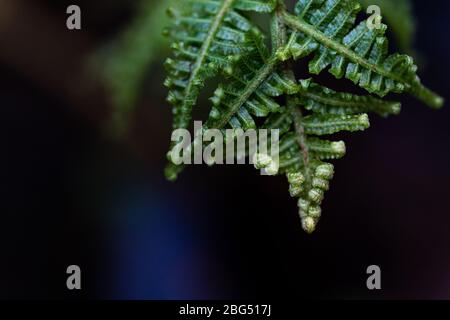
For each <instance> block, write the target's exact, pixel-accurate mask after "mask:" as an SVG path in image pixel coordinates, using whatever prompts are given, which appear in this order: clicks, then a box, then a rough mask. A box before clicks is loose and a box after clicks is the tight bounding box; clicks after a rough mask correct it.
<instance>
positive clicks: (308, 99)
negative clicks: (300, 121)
mask: <svg viewBox="0 0 450 320" xmlns="http://www.w3.org/2000/svg"><path fill="white" fill-rule="evenodd" d="M300 84H301V85H300V89H299V93H298V96H299V101H300V103H301V104H302V105H303V106H304V107H305V108H306V109H307V110H310V111H313V112H316V113H321V114H334V115H348V114H358V113H369V112H374V113H377V114H378V115H380V116H382V117H387V116H389V115H397V114H399V113H400V110H401V104H400V103H399V102H393V101H386V100H382V99H377V98H375V97H372V96H359V95H355V94H351V93H343V92H336V91H333V90H331V89H329V88H326V87H322V86H320V85H317V84H315V83H313V82H312V81H311V79H308V80H302V81H300Z"/></svg>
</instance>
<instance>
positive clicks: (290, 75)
mask: <svg viewBox="0 0 450 320" xmlns="http://www.w3.org/2000/svg"><path fill="white" fill-rule="evenodd" d="M182 8H183V9H179V11H178V13H176V14H175V27H174V28H173V29H172V30H171V31H170V35H171V37H172V38H173V39H174V40H175V43H174V45H173V49H174V53H175V56H174V58H173V59H169V60H168V61H167V63H166V65H167V68H168V70H169V77H168V79H167V81H166V85H167V86H168V87H169V88H170V93H169V101H170V102H171V103H172V105H173V106H174V115H175V120H174V128H186V127H187V126H188V122H189V121H190V118H191V112H192V107H193V106H194V105H195V104H196V101H197V98H198V95H199V93H200V90H201V88H202V87H203V85H204V82H205V80H206V79H208V78H209V77H213V76H216V75H219V74H221V75H222V74H223V75H225V76H226V79H224V80H223V81H222V80H221V81H220V85H219V87H218V88H217V90H216V91H215V93H214V95H213V97H212V98H211V99H210V100H211V102H212V107H211V109H210V112H209V117H208V119H207V121H206V123H205V124H204V126H203V128H202V133H203V132H204V131H205V130H206V129H220V130H221V132H222V133H223V132H224V130H223V129H228V128H233V129H244V130H246V129H257V128H263V129H278V130H279V135H280V144H279V157H278V160H277V159H276V158H275V157H274V158H272V157H271V156H268V155H266V154H259V153H257V154H254V155H253V163H254V165H255V167H256V168H257V169H266V173H268V174H269V175H276V174H285V175H286V177H287V179H288V182H289V193H290V194H291V196H292V197H295V198H297V199H298V207H299V214H300V217H301V220H302V226H303V229H304V230H306V231H307V232H308V233H310V232H312V231H314V229H315V227H316V225H317V223H318V221H319V218H320V216H321V203H322V201H323V198H324V194H325V192H326V191H327V190H328V189H329V183H330V181H331V179H332V178H333V175H334V166H333V165H332V164H330V163H328V162H327V161H329V160H333V159H340V158H342V157H343V156H344V155H345V153H346V145H345V143H344V142H343V141H331V140H327V139H326V138H324V136H326V135H331V134H335V133H338V132H341V131H349V132H355V131H363V130H366V129H367V128H369V126H370V123H369V117H368V113H376V114H378V115H380V116H383V117H386V116H389V115H395V114H398V113H399V112H400V104H399V103H397V102H393V101H386V100H383V99H381V98H380V97H383V96H385V95H387V94H388V93H390V92H396V93H402V92H409V93H411V94H413V95H416V96H418V97H419V98H421V99H422V100H424V101H425V102H426V103H428V104H429V105H431V106H433V107H440V106H441V105H442V103H443V100H442V98H440V97H439V96H437V95H436V94H434V93H433V92H431V91H430V90H428V89H427V88H425V87H424V86H423V85H422V84H421V82H420V79H419V78H418V77H417V75H416V66H415V65H414V63H413V60H412V58H410V57H408V56H406V55H399V54H393V55H390V56H388V55H387V39H386V38H385V36H384V33H385V31H386V27H385V26H383V27H382V28H381V29H379V30H377V29H374V30H370V29H369V28H368V27H367V24H366V22H361V23H360V24H359V25H357V26H356V27H355V26H354V25H355V21H356V17H357V13H358V12H359V10H360V5H359V4H358V3H357V2H356V1H355V0H300V1H298V3H297V6H296V12H295V13H296V15H292V14H289V13H288V12H287V10H286V7H285V6H284V4H283V2H282V1H281V0H277V1H275V0H273V1H262V0H235V1H232V0H221V1H220V0H187V1H186V2H185V4H184V6H182ZM244 10H246V11H248V10H250V11H255V12H272V23H271V38H272V39H271V43H272V50H268V48H267V47H266V43H265V39H264V34H263V32H262V31H260V29H259V28H257V27H256V26H255V25H253V24H252V23H251V22H250V20H248V18H246V17H244V15H243V14H242V13H241V11H244ZM308 55H313V58H312V60H311V61H310V63H309V70H310V73H312V74H318V73H320V72H322V71H323V70H325V69H327V68H329V71H330V72H331V73H332V74H333V75H334V76H335V77H336V78H342V77H344V76H345V77H346V78H347V79H350V80H352V81H353V82H354V83H355V84H358V85H359V86H361V87H362V88H364V89H366V90H367V91H368V92H370V93H373V94H374V95H378V96H379V97H375V96H372V95H366V96H361V95H355V94H351V93H344V92H336V91H334V90H332V89H329V88H326V87H323V86H320V85H318V84H316V83H315V82H314V81H313V80H312V79H303V80H300V81H298V80H297V79H296V77H295V75H294V72H293V69H292V66H291V64H290V63H291V60H293V59H299V58H303V57H306V56H308ZM257 118H261V119H263V120H264V121H263V125H258V123H260V121H256V120H257ZM269 131H270V130H269ZM224 141H225V139H224ZM270 141H272V140H271V139H270ZM197 143H198V140H197V137H196V138H195V139H194V142H192V143H191V145H190V146H189V147H188V148H187V149H186V152H188V156H190V155H192V150H193V149H195V148H196V147H197V146H198V144H197ZM246 155H250V152H249V151H246ZM168 158H169V161H171V152H169V156H168ZM208 164H210V163H208ZM182 169H183V166H182V165H179V166H177V165H175V164H173V163H171V164H169V166H168V167H167V168H166V176H167V178H168V179H170V180H174V179H176V177H177V175H178V173H179V172H180V171H181V170H182Z"/></svg>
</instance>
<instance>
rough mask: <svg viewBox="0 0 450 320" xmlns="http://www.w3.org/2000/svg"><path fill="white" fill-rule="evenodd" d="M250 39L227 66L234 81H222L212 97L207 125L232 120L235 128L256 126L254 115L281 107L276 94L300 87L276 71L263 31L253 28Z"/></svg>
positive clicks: (289, 91) (279, 94)
mask: <svg viewBox="0 0 450 320" xmlns="http://www.w3.org/2000/svg"><path fill="white" fill-rule="evenodd" d="M247 41H248V42H251V43H250V44H248V45H247V46H246V47H248V48H251V49H250V51H249V52H246V53H245V54H244V55H243V56H236V57H234V60H235V63H234V64H232V67H231V68H230V69H229V70H227V75H228V77H229V78H230V80H231V81H229V82H228V83H227V84H225V85H220V87H219V88H218V89H217V90H216V92H215V94H214V97H213V98H211V101H212V102H213V107H212V109H211V113H210V115H209V119H208V121H207V123H206V127H207V128H218V129H222V128H224V127H225V126H227V125H228V124H229V125H230V126H231V128H235V129H236V128H242V129H244V130H246V129H255V128H256V124H255V122H254V120H253V117H254V116H255V117H267V116H268V115H269V114H270V113H274V112H279V111H280V108H281V107H280V105H279V104H278V103H277V102H276V101H275V100H274V98H275V97H279V96H281V95H283V94H294V93H296V92H297V91H298V88H297V85H296V83H294V82H292V81H290V80H289V79H288V78H287V77H285V75H283V74H282V73H279V72H277V71H276V69H275V66H276V63H277V60H276V58H274V57H271V56H270V54H269V51H268V50H267V48H266V47H265V45H264V40H263V37H262V36H261V34H259V33H255V32H251V33H249V34H247Z"/></svg>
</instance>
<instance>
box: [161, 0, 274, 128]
mask: <svg viewBox="0 0 450 320" xmlns="http://www.w3.org/2000/svg"><path fill="white" fill-rule="evenodd" d="M273 8H274V3H273V1H267V0H266V1H264V0H253V1H250V0H224V1H220V0H185V1H183V3H182V4H180V5H179V6H178V7H174V8H172V9H171V10H170V11H169V12H170V15H171V16H172V18H173V19H174V20H175V26H174V27H173V28H172V29H170V30H169V31H168V35H169V36H170V37H171V38H172V39H173V40H174V43H173V45H172V49H173V51H174V58H169V59H168V60H167V61H166V68H167V70H168V73H169V75H168V78H167V80H166V82H165V84H166V86H167V87H168V88H169V89H170V91H169V96H168V101H169V102H170V103H171V104H172V105H173V107H174V108H173V113H174V124H173V127H174V128H187V127H188V126H189V122H190V120H191V110H192V108H193V107H194V106H195V104H196V102H197V98H198V95H199V93H200V90H201V89H202V88H203V86H204V83H205V80H206V79H208V78H211V77H214V76H215V75H216V74H217V72H218V70H219V68H226V67H227V66H228V59H227V57H228V56H229V55H235V54H239V53H240V52H241V46H240V43H242V42H243V41H244V37H245V33H246V32H248V31H249V30H250V29H252V28H254V27H253V25H252V23H251V22H250V21H249V20H248V19H247V18H245V17H244V16H243V15H241V14H240V13H239V11H238V10H252V11H256V12H268V11H270V10H273Z"/></svg>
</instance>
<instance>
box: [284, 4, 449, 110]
mask: <svg viewBox="0 0 450 320" xmlns="http://www.w3.org/2000/svg"><path fill="white" fill-rule="evenodd" d="M360 10H361V5H360V4H359V3H358V2H357V1H355V0H299V1H298V3H297V5H296V8H295V13H296V15H291V14H289V13H287V12H284V14H283V19H284V21H285V23H286V24H287V25H288V26H289V27H291V28H292V30H293V31H292V34H291V37H290V40H289V42H288V44H287V46H286V48H285V49H283V50H280V51H279V56H280V58H282V59H285V60H286V59H288V58H290V57H294V58H295V59H299V58H302V57H305V56H307V55H309V54H312V53H314V58H313V59H312V60H311V61H310V63H309V71H310V72H311V73H312V74H319V73H320V72H322V71H323V70H325V69H326V68H328V67H330V69H329V71H330V73H332V74H333V75H334V76H335V77H336V78H342V77H344V76H345V77H346V78H347V79H349V80H351V81H353V82H354V83H355V84H358V85H359V86H360V87H362V88H364V89H366V90H367V91H368V92H370V93H373V94H377V95H379V96H381V97H384V96H385V95H387V94H388V93H390V92H395V93H403V92H408V93H410V94H412V95H414V96H416V97H418V98H419V99H421V100H422V101H424V102H425V103H426V104H428V105H429V106H431V107H434V108H440V107H442V104H443V99H442V98H441V97H439V96H438V95H437V94H435V93H434V92H432V91H430V90H429V89H427V88H425V87H424V86H423V85H422V83H421V81H420V79H419V77H418V76H417V74H416V71H417V66H416V65H415V64H414V61H413V59H412V58H411V57H409V56H407V55H401V54H392V55H389V56H388V55H387V51H388V41H387V39H386V37H385V35H384V34H385V31H386V28H387V27H386V26H385V25H382V27H381V28H379V29H373V30H371V29H369V28H368V26H367V23H366V21H363V22H361V23H360V24H358V25H357V26H356V27H354V24H355V21H356V16H357V14H358V12H359V11H360Z"/></svg>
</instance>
